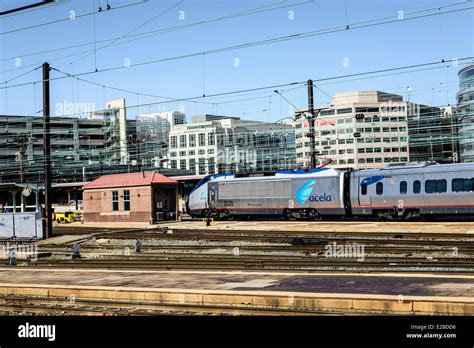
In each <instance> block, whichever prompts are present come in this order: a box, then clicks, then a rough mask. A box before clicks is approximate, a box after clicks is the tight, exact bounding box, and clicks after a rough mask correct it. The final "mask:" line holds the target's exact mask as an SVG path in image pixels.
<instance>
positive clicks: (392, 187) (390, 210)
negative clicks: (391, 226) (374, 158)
mask: <svg viewBox="0 0 474 348" xmlns="http://www.w3.org/2000/svg"><path fill="white" fill-rule="evenodd" d="M350 195H351V206H352V213H353V214H354V215H375V216H378V217H380V218H395V217H400V218H405V219H410V218H413V217H420V216H440V215H474V163H462V164H437V163H433V162H428V163H427V162H424V163H419V164H414V165H407V166H393V167H387V168H384V169H379V170H361V171H356V172H354V173H352V175H351V187H350Z"/></svg>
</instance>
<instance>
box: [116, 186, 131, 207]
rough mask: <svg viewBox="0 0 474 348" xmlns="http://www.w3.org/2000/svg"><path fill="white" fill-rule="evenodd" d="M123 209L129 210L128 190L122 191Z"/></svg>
mask: <svg viewBox="0 0 474 348" xmlns="http://www.w3.org/2000/svg"><path fill="white" fill-rule="evenodd" d="M117 203H118V202H117ZM123 210H125V211H130V191H129V190H125V191H123Z"/></svg>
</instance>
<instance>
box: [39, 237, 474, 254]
mask: <svg viewBox="0 0 474 348" xmlns="http://www.w3.org/2000/svg"><path fill="white" fill-rule="evenodd" d="M466 244H467V243H466ZM133 247H134V240H130V244H128V245H127V244H106V245H91V244H85V245H83V246H82V251H83V252H97V251H101V252H108V251H115V252H116V251H119V252H122V253H123V251H124V250H125V248H129V249H130V250H133ZM455 247H456V249H455V251H456V252H457V253H458V254H465V255H471V254H472V255H474V243H470V244H468V245H464V243H463V242H459V243H458V244H457V245H456V246H455ZM236 248H237V249H238V250H239V252H245V253H252V252H253V253H263V252H272V253H301V254H311V253H318V252H321V251H325V250H326V249H325V247H324V246H322V245H305V246H295V245H289V244H274V245H238V246H237V245H229V244H209V245H172V244H169V245H143V246H142V254H145V253H146V254H152V255H153V254H161V253H169V252H170V251H176V252H189V251H198V252H201V251H206V250H224V252H228V253H233V252H234V250H235V249H236ZM453 248H454V247H452V246H451V247H449V246H436V247H433V246H426V245H412V246H406V245H382V244H380V245H370V244H369V245H365V252H367V253H377V254H378V253H390V254H403V255H406V254H413V253H424V254H429V253H453V252H454V249H453ZM39 250H40V251H41V252H46V253H47V252H50V253H55V254H65V255H69V254H71V247H70V246H63V245H47V246H42V247H40V248H39Z"/></svg>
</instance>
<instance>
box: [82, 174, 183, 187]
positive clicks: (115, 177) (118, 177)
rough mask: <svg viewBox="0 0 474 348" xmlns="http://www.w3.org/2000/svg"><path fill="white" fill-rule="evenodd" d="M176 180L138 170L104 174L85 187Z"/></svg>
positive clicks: (172, 182) (144, 184)
mask: <svg viewBox="0 0 474 348" xmlns="http://www.w3.org/2000/svg"><path fill="white" fill-rule="evenodd" d="M177 183H178V182H177V181H176V180H173V179H170V178H168V177H166V176H164V175H162V174H159V173H155V172H138V173H126V174H110V175H102V176H101V177H100V178H97V179H95V180H94V181H91V182H90V183H88V184H87V185H84V186H83V187H82V188H83V189H86V190H87V189H96V188H108V187H128V186H147V185H151V184H177Z"/></svg>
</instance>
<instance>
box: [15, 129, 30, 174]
mask: <svg viewBox="0 0 474 348" xmlns="http://www.w3.org/2000/svg"><path fill="white" fill-rule="evenodd" d="M28 141H29V138H28V137H26V136H18V137H15V142H16V143H17V144H18V162H19V164H20V183H24V182H25V152H26V147H25V144H27V143H28Z"/></svg>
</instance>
